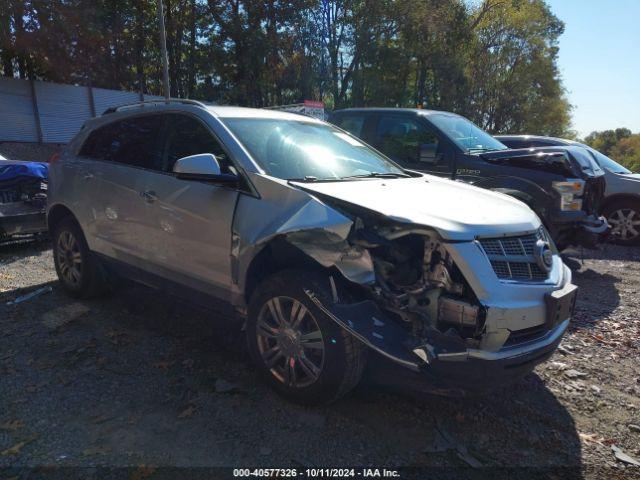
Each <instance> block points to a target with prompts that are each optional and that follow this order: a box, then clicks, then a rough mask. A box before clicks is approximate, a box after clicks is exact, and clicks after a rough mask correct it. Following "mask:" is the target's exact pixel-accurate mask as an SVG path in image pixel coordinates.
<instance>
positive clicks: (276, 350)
mask: <svg viewBox="0 0 640 480" xmlns="http://www.w3.org/2000/svg"><path fill="white" fill-rule="evenodd" d="M328 285H329V280H328V278H327V277H324V276H322V275H318V274H316V273H312V272H302V271H296V270H289V271H283V272H280V273H277V274H275V275H273V276H271V277H269V278H268V279H267V280H266V281H265V282H263V283H262V284H261V285H260V286H258V288H257V289H256V291H255V293H254V294H253V296H252V298H251V302H250V305H249V317H248V320H247V332H246V333H247V343H248V346H249V351H250V353H251V356H252V357H253V360H254V362H255V363H256V365H257V367H258V369H259V371H260V373H261V374H262V376H263V377H264V378H265V380H266V381H267V382H268V383H269V384H270V385H271V386H272V387H273V388H274V389H275V390H276V391H278V392H279V393H280V394H281V395H283V396H285V397H286V398H288V399H289V400H292V401H294V402H297V403H302V404H322V403H329V402H332V401H334V400H337V399H338V398H340V397H341V396H343V395H344V394H346V393H347V392H348V391H349V390H351V389H352V388H353V387H354V386H355V385H356V384H357V383H358V381H359V380H360V377H361V376H362V371H363V369H364V365H365V351H364V347H363V345H362V344H361V343H360V342H359V341H358V340H356V339H355V338H353V337H352V336H351V335H350V334H348V333H347V332H346V331H344V330H343V329H342V328H341V327H339V326H338V325H337V324H336V323H335V322H334V321H333V320H332V319H331V318H329V317H327V315H325V314H324V313H323V312H322V311H320V310H319V309H318V307H317V306H316V305H315V304H314V303H313V302H311V300H310V299H309V297H308V296H307V294H306V293H305V289H308V290H310V291H313V292H314V293H315V294H316V295H317V296H318V298H320V299H321V301H322V302H328V301H330V299H331V297H330V292H329V291H328Z"/></svg>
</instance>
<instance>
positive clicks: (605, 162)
mask: <svg viewBox="0 0 640 480" xmlns="http://www.w3.org/2000/svg"><path fill="white" fill-rule="evenodd" d="M587 150H589V151H590V152H591V154H592V155H593V157H594V158H595V159H596V161H597V162H598V163H599V164H600V166H601V167H602V168H604V169H605V170H608V171H609V172H611V173H623V174H627V173H631V170H629V169H627V168H625V167H623V166H622V165H620V164H619V163H618V162H616V161H614V160H612V159H610V158H609V157H607V156H606V155H604V154H603V153H600V152H599V151H598V150H596V149H595V148H591V147H587Z"/></svg>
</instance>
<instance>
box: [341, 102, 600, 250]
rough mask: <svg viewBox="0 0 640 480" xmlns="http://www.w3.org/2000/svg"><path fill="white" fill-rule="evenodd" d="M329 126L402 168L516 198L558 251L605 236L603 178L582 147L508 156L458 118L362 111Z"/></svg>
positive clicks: (445, 114)
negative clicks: (537, 220)
mask: <svg viewBox="0 0 640 480" xmlns="http://www.w3.org/2000/svg"><path fill="white" fill-rule="evenodd" d="M329 121H330V122H331V123H333V124H335V125H337V126H338V127H340V128H342V129H343V130H346V131H347V132H349V133H351V134H352V135H354V136H356V137H359V138H361V139H362V140H364V141H365V142H366V143H368V144H370V145H372V146H373V147H375V148H377V149H378V150H380V151H381V152H382V153H384V154H386V155H387V156H388V157H389V158H391V159H392V160H395V161H396V162H397V163H399V164H400V165H402V166H403V167H405V168H407V169H411V170H417V171H420V172H424V173H429V174H432V175H438V176H443V177H448V178H452V179H455V180H461V181H464V182H468V183H472V184H473V185H476V186H478V187H483V188H487V189H490V190H494V191H497V192H501V193H505V194H507V195H511V196H513V197H515V198H517V199H519V200H521V201H523V202H524V203H526V204H527V205H528V206H529V207H530V208H531V209H532V210H533V211H535V212H536V213H537V214H538V216H539V217H540V219H541V220H542V221H543V222H544V224H545V226H546V227H547V229H548V230H549V232H550V233H551V236H552V237H553V239H554V240H555V242H556V245H557V246H558V248H559V249H561V250H562V249H564V248H566V247H568V246H569V245H583V246H587V247H593V246H595V245H596V244H597V243H599V242H600V241H601V239H602V238H603V236H604V235H605V234H606V232H607V231H608V225H607V222H606V220H605V219H604V218H603V217H600V216H599V214H598V211H599V206H600V202H601V201H602V199H603V195H604V190H605V180H604V171H603V170H602V169H601V168H600V166H599V165H598V164H597V163H596V162H594V161H593V159H592V158H591V157H590V156H589V155H588V154H586V152H584V149H581V148H578V147H571V146H566V147H564V146H563V147H560V146H557V147H541V148H534V149H531V148H530V149H509V148H508V147H507V146H506V145H503V144H502V143H500V141H498V140H496V139H495V138H494V137H492V136H491V135H489V134H488V133H486V132H485V131H483V130H482V129H480V128H478V127H477V126H476V125H474V124H473V123H472V122H470V121H469V120H467V119H466V118H464V117H461V116H460V115H456V114H453V113H448V112H440V111H435V110H420V109H403V108H359V109H347V110H338V111H336V112H333V113H332V114H331V116H330V118H329Z"/></svg>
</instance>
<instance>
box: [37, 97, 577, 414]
mask: <svg viewBox="0 0 640 480" xmlns="http://www.w3.org/2000/svg"><path fill="white" fill-rule="evenodd" d="M47 218H48V224H49V227H50V230H51V232H52V237H53V255H54V261H55V266H56V271H57V273H58V277H59V279H60V282H61V284H62V286H63V287H64V288H65V289H66V290H67V291H68V292H69V293H70V294H71V295H74V296H81V297H89V296H92V295H95V294H98V293H99V292H101V291H103V290H104V288H106V287H107V286H108V284H109V282H112V283H114V280H113V279H114V278H117V276H118V275H121V276H126V277H129V278H133V279H135V280H139V281H142V282H144V283H145V284H147V285H152V286H155V287H158V288H162V289H165V290H167V291H169V292H172V293H173V294H176V295H180V296H184V297H186V298H189V299H191V300H193V301H196V302H200V303H202V304H204V305H206V306H211V305H213V304H220V303H221V304H223V305H227V306H230V307H233V309H234V310H235V312H236V313H237V317H236V318H239V319H240V320H241V321H243V322H245V331H246V335H247V342H248V346H249V351H250V353H251V355H252V357H253V359H254V360H255V363H256V365H257V367H258V369H259V371H260V372H261V374H262V375H263V376H264V378H265V379H266V381H267V382H269V383H270V384H271V385H272V386H273V387H274V388H275V389H276V390H277V391H278V392H280V393H281V394H283V395H285V396H287V397H288V398H290V399H292V400H295V401H298V402H303V403H323V402H329V401H332V400H334V399H336V398H338V397H340V396H341V395H343V394H344V393H346V392H347V391H349V389H351V388H352V387H353V386H354V385H355V384H356V383H357V382H358V380H359V378H360V376H361V374H362V371H363V368H364V366H365V362H366V360H367V354H369V355H370V357H371V358H374V357H376V358H384V359H385V360H387V361H389V362H391V363H392V364H393V365H394V366H396V368H398V369H399V370H400V371H402V372H403V373H404V374H405V375H407V376H412V378H413V379H414V381H415V380H417V379H420V380H422V381H424V380H425V379H426V380H429V382H430V385H432V388H434V389H435V390H437V391H438V392H440V393H452V392H456V393H459V392H468V391H477V390H484V389H488V388H491V387H492V386H496V385H501V384H504V383H505V382H508V381H512V380H515V379H517V378H519V377H521V376H522V375H524V374H526V373H528V372H530V371H531V369H532V368H533V367H534V365H536V364H537V363H539V362H541V361H543V360H545V359H546V358H548V357H549V356H550V355H551V354H552V353H553V351H554V350H555V348H556V346H557V345H558V343H559V342H560V340H561V338H562V336H563V334H564V332H565V330H566V329H567V326H568V324H569V318H570V316H571V312H572V309H573V306H574V302H575V298H576V291H577V287H575V286H574V285H573V284H572V283H571V271H570V270H569V269H568V268H567V267H566V266H565V265H564V264H563V262H562V260H561V258H560V256H559V254H558V252H557V250H555V248H554V246H553V244H552V243H550V241H549V237H548V235H547V231H546V229H545V228H544V227H543V226H542V225H541V223H540V220H539V219H538V217H537V216H536V215H535V214H534V213H533V212H532V211H531V210H530V209H529V208H528V207H527V206H526V205H524V204H522V203H521V202H519V201H517V200H514V199H513V198H510V197H507V196H505V195H500V194H497V193H494V192H490V191H487V190H483V189H479V188H475V187H473V186H471V185H466V184H463V183H459V182H453V181H450V180H446V179H441V178H437V177H433V176H430V175H423V174H421V173H417V172H411V171H407V170H405V169H403V168H401V167H400V166H398V165H397V164H395V163H393V162H391V161H390V160H388V159H387V158H386V157H384V156H383V155H380V154H379V153H378V152H376V151H375V150H373V149H371V148H370V147H368V146H367V145H365V144H364V143H362V142H360V141H359V140H357V139H356V138H354V137H352V136H351V135H348V134H346V133H344V132H343V131H342V130H339V129H337V128H335V127H333V126H332V125H329V124H327V123H325V122H322V121H320V120H317V119H313V118H310V117H304V116H300V115H296V114H291V113H283V112H277V111H273V110H256V109H246V108H235V107H218V106H215V107H214V106H206V105H204V104H201V103H198V102H192V101H168V102H166V103H165V102H159V103H155V104H153V103H152V104H149V103H142V104H136V105H131V106H124V107H121V108H119V109H113V110H112V111H110V112H108V113H106V114H104V115H102V116H101V117H98V118H96V119H93V120H90V121H88V122H87V123H86V124H85V126H84V128H83V129H82V130H81V131H80V133H79V134H78V135H77V136H76V137H75V138H74V139H73V141H72V142H71V143H70V144H69V145H68V147H67V148H66V149H65V150H64V152H63V153H62V155H61V157H60V159H59V160H57V161H55V162H53V163H52V165H51V182H50V195H49V204H48V217H47Z"/></svg>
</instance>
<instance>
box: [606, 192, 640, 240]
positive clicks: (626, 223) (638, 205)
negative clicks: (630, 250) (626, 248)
mask: <svg viewBox="0 0 640 480" xmlns="http://www.w3.org/2000/svg"><path fill="white" fill-rule="evenodd" d="M602 213H603V215H604V216H605V218H606V219H607V222H609V225H611V236H610V241H611V242H612V243H617V244H618V245H638V244H640V201H638V200H621V201H618V202H614V203H612V204H611V205H607V206H606V207H605V208H604V209H603V212H602Z"/></svg>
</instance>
